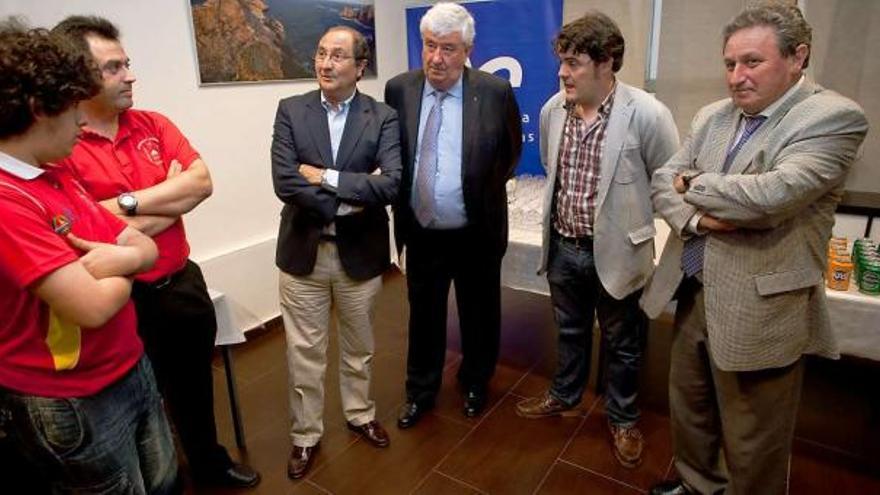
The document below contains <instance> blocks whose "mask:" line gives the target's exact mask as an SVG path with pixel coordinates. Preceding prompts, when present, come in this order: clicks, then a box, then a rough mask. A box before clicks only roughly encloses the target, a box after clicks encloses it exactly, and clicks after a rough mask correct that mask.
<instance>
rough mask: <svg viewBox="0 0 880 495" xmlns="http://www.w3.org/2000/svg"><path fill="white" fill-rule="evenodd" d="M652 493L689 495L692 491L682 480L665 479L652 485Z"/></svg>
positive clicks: (656, 494) (651, 494) (653, 494)
mask: <svg viewBox="0 0 880 495" xmlns="http://www.w3.org/2000/svg"><path fill="white" fill-rule="evenodd" d="M648 493H649V494H650V495H689V494H690V493H692V492H691V491H690V490H688V489H687V487H686V486H684V483H682V482H681V481H680V480H675V481H664V482H663V483H660V484H657V485H654V486H652V487H651V491H650V492H648Z"/></svg>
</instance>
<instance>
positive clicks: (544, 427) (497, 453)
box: [437, 396, 582, 494]
mask: <svg viewBox="0 0 880 495" xmlns="http://www.w3.org/2000/svg"><path fill="white" fill-rule="evenodd" d="M515 403H516V398H514V397H511V396H508V397H506V398H505V399H504V400H503V401H502V402H501V404H500V405H499V406H498V407H497V408H495V409H494V410H493V411H492V412H491V413H490V414H489V415H488V416H487V417H486V418H485V419H484V420H483V421H482V422H481V423H480V424H479V425H478V427H477V428H476V429H475V430H474V431H473V433H471V435H469V436H468V437H467V439H465V441H464V442H463V443H462V444H461V445H460V446H458V447H457V448H456V449H455V450H453V451H452V453H451V454H450V455H449V457H448V458H446V460H445V461H443V463H442V464H441V465H440V466H439V467H438V468H437V470H438V471H440V472H442V473H443V474H446V475H449V476H451V477H453V478H455V479H460V480H462V481H464V482H466V483H468V484H470V485H473V486H475V487H477V488H479V489H480V490H483V491H486V492H488V493H504V494H516V493H532V491H533V490H534V489H535V488H536V487H537V486H538V484H539V483H540V482H541V480H542V479H543V478H544V475H545V473H546V472H547V470H548V469H549V468H550V466H551V465H552V464H553V462H554V461H555V460H556V458H557V457H558V456H559V454H560V453H561V452H562V450H563V448H564V447H565V444H566V442H567V441H568V440H569V438H571V436H572V434H573V433H574V431H575V429H576V428H577V426H578V424H579V423H580V422H581V420H582V418H580V417H572V418H548V419H546V420H542V421H535V420H529V419H523V418H520V417H518V416H517V415H516V412H515V410H514V404H515Z"/></svg>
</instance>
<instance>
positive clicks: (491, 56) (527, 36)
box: [406, 0, 562, 175]
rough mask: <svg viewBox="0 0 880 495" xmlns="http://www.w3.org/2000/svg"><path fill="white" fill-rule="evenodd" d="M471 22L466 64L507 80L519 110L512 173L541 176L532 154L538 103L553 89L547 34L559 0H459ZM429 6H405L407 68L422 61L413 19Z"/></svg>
mask: <svg viewBox="0 0 880 495" xmlns="http://www.w3.org/2000/svg"><path fill="white" fill-rule="evenodd" d="M460 3H462V4H464V6H465V7H466V8H467V9H468V11H469V12H470V13H471V15H472V16H473V17H474V21H475V22H476V31H477V35H476V38H475V39H474V49H473V51H472V52H471V57H470V64H469V66H471V67H475V68H478V69H481V70H484V71H486V72H491V73H494V74H495V75H497V76H499V77H503V78H505V79H507V80H508V81H510V84H511V86H513V90H514V93H515V94H516V101H517V103H519V108H520V111H521V112H522V122H523V126H522V127H523V154H522V159H521V160H520V163H519V167H517V169H516V173H517V175H522V174H528V175H544V169H543V167H541V161H540V155H539V154H538V126H539V122H538V121H539V117H540V112H541V106H542V105H543V104H544V102H545V101H547V99H548V98H550V96H552V95H553V94H554V93H556V92H557V91H559V79H558V77H557V76H556V73H557V71H558V69H559V66H558V62H557V60H556V54H555V53H554V51H553V46H552V42H553V37H554V36H555V35H556V33H557V32H558V31H559V29H560V27H561V26H562V0H544V1H536V0H485V1H475V2H460ZM429 8H430V6H424V7H410V8H407V9H406V32H407V48H408V54H409V56H408V61H409V67H410V69H415V68H418V67H421V66H422V36H421V33H420V32H419V21H420V20H421V18H422V15H424V14H425V12H426V11H427V10H428V9H429Z"/></svg>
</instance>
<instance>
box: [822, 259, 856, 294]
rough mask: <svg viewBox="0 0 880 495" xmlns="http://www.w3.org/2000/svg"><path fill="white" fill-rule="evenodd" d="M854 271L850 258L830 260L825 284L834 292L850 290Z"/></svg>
mask: <svg viewBox="0 0 880 495" xmlns="http://www.w3.org/2000/svg"><path fill="white" fill-rule="evenodd" d="M852 271H853V264H852V259H851V258H849V257H848V256H846V257H844V256H840V257H832V258H829V259H828V273H826V274H825V284H826V285H827V286H828V288H829V289H832V290H849V281H850V279H851V278H852Z"/></svg>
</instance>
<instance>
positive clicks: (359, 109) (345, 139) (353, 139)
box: [336, 93, 373, 170]
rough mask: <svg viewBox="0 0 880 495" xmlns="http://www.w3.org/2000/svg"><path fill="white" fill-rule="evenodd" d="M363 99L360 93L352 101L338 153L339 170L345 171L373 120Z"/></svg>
mask: <svg viewBox="0 0 880 495" xmlns="http://www.w3.org/2000/svg"><path fill="white" fill-rule="evenodd" d="M361 98H362V96H361V94H360V93H358V94H357V95H356V96H355V97H354V98H352V100H351V106H350V107H349V109H348V118H346V119H345V128H344V129H343V131H342V140H341V141H340V143H339V151H337V152H336V169H337V170H345V168H346V166H347V165H348V160H349V158H351V153H352V152H353V151H354V148H355V146H356V145H357V142H358V140H360V138H361V135H362V134H363V133H364V129H366V128H367V126H368V125H370V120H372V118H373V116H372V113H371V112H370V108H369V107H368V106H366V105H362V104H361Z"/></svg>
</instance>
